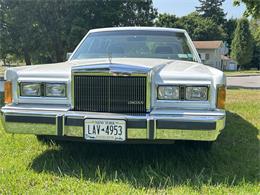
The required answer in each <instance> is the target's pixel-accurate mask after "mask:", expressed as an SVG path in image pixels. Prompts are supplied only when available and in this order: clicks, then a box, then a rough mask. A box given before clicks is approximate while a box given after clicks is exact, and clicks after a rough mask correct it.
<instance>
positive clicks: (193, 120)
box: [1, 106, 226, 141]
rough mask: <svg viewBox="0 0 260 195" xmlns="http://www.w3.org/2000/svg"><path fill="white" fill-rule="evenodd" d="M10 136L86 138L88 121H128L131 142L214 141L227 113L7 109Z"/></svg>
mask: <svg viewBox="0 0 260 195" xmlns="http://www.w3.org/2000/svg"><path fill="white" fill-rule="evenodd" d="M1 118H2V123H3V126H4V129H5V130H6V132H8V133H22V134H35V135H54V136H66V137H78V138H83V124H84V119H85V118H100V119H124V120H126V125H127V135H126V138H127V140H136V139H139V140H140V139H141V140H201V141H214V140H216V139H217V136H218V135H219V134H220V132H221V130H222V129H223V128H224V127H225V118H226V115H225V112H224V111H206V112H198V111H189V112H185V111H183V112H180V111H179V112H177V111H176V112H175V111H171V112H169V111H167V112H164V111H153V112H151V113H149V114H143V115H142V114H139V115H128V114H114V113H109V114H108V113H93V112H74V111H69V109H68V108H44V107H42V108H31V107H15V106H5V107H3V108H2V109H1Z"/></svg>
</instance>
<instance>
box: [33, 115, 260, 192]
mask: <svg viewBox="0 0 260 195" xmlns="http://www.w3.org/2000/svg"><path fill="white" fill-rule="evenodd" d="M257 133H258V130H257V128H256V127H254V126H253V125H252V124H250V123H249V122H247V121H246V120H244V119H243V118H241V117H240V116H239V115H237V114H234V113H228V114H227V125H226V128H225V130H224V131H223V133H222V134H221V135H220V137H219V138H218V140H217V141H216V142H215V143H214V145H213V148H212V150H211V151H210V152H205V151H201V150H198V149H195V148H190V147H189V146H188V145H186V144H184V143H183V142H180V143H178V142H177V143H176V144H172V145H113V144H84V143H67V144H65V145H63V146H62V147H60V148H58V149H55V147H52V149H50V150H47V151H45V152H44V153H42V154H41V155H40V156H38V157H37V158H36V159H34V160H33V162H32V163H31V164H30V168H32V169H33V170H35V171H36V172H49V173H52V174H57V175H59V176H63V175H69V176H72V177H76V178H81V179H86V180H91V181H93V182H101V183H102V182H107V181H121V182H123V183H128V184H131V185H133V186H134V187H156V188H162V187H166V186H168V187H169V186H176V185H182V184H188V185H191V186H194V187H196V188H197V187H200V186H201V185H203V184H210V185H213V184H226V185H228V186H231V185H237V184H238V183H240V182H250V183H255V182H257V177H258V176H259V175H258V173H259V165H258V163H259V158H258V156H259V155H258V154H259V141H258V139H257Z"/></svg>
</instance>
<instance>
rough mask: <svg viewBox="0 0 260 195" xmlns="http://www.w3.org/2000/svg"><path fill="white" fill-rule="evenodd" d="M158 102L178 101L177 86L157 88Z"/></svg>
mask: <svg viewBox="0 0 260 195" xmlns="http://www.w3.org/2000/svg"><path fill="white" fill-rule="evenodd" d="M158 99H159V100H178V99H180V88H179V87H178V86H159V87H158Z"/></svg>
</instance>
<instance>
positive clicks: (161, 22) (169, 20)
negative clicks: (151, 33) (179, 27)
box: [155, 14, 179, 28]
mask: <svg viewBox="0 0 260 195" xmlns="http://www.w3.org/2000/svg"><path fill="white" fill-rule="evenodd" d="M178 20H179V18H178V17H177V16H176V15H172V14H159V16H158V18H156V20H155V26H161V27H168V28H176V23H177V21H178Z"/></svg>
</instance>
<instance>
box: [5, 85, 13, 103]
mask: <svg viewBox="0 0 260 195" xmlns="http://www.w3.org/2000/svg"><path fill="white" fill-rule="evenodd" d="M4 88H5V104H10V103H12V99H13V98H12V82H11V81H5V84H4Z"/></svg>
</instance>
